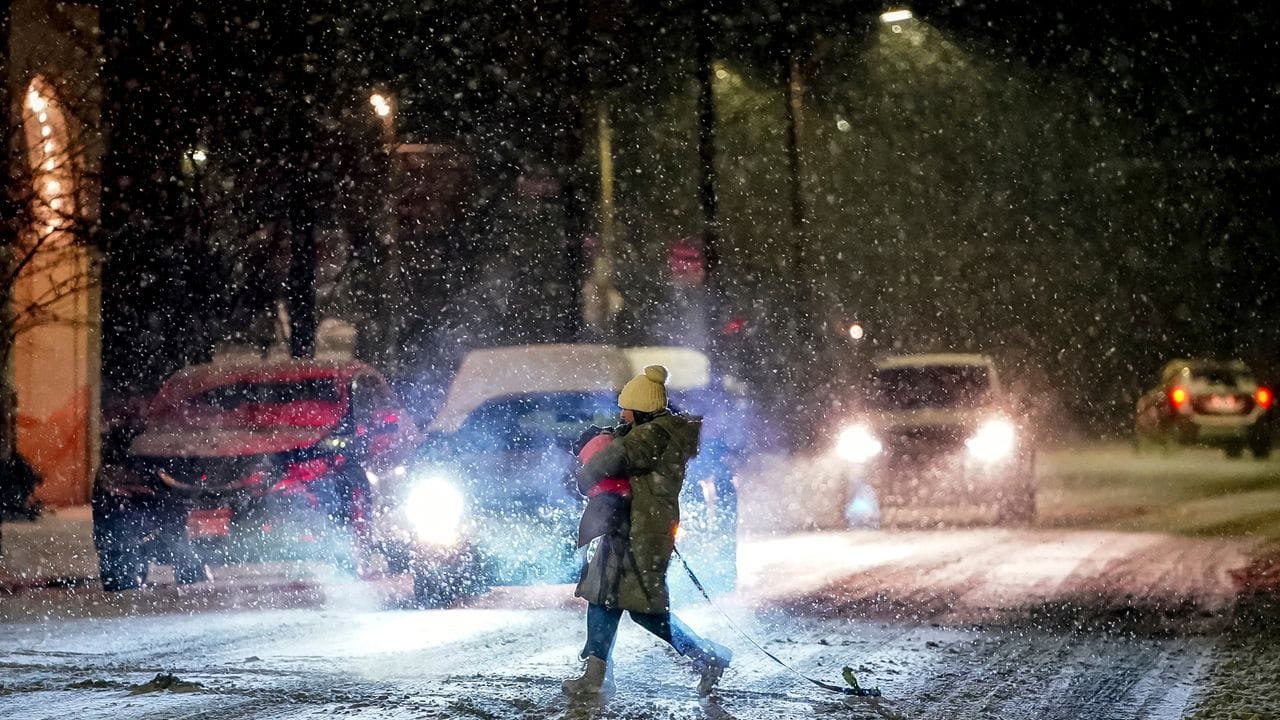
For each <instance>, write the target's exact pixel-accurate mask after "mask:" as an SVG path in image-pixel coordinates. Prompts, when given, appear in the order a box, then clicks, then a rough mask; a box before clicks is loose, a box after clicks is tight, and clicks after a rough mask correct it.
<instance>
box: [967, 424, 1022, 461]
mask: <svg viewBox="0 0 1280 720" xmlns="http://www.w3.org/2000/svg"><path fill="white" fill-rule="evenodd" d="M964 444H965V447H967V448H968V449H969V454H970V455H972V456H973V457H974V458H976V459H978V460H982V461H984V462H997V461H999V460H1004V459H1006V458H1008V457H1009V456H1010V455H1012V454H1013V451H1014V449H1016V448H1017V447H1018V429H1017V428H1015V427H1014V426H1013V423H1011V422H1009V421H1008V420H1005V419H1004V418H993V419H991V420H987V421H986V422H984V423H982V425H980V426H978V430H977V432H975V433H974V434H973V435H972V436H971V437H970V438H969V439H968V440H965V441H964Z"/></svg>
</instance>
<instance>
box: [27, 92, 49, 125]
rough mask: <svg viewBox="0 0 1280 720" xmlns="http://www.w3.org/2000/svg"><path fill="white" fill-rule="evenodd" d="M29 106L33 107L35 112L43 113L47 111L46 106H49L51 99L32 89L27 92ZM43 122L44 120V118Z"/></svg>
mask: <svg viewBox="0 0 1280 720" xmlns="http://www.w3.org/2000/svg"><path fill="white" fill-rule="evenodd" d="M27 107H29V108H31V109H32V110H33V111H35V112H38V113H42V112H44V111H45V108H47V107H49V101H48V100H45V99H44V98H43V97H40V93H38V92H36V91H35V90H32V91H31V92H28V93H27ZM41 122H43V120H42V121H41Z"/></svg>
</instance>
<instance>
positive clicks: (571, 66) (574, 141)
mask: <svg viewBox="0 0 1280 720" xmlns="http://www.w3.org/2000/svg"><path fill="white" fill-rule="evenodd" d="M566 14H567V16H568V18H569V25H568V34H567V35H566V36H564V37H565V43H566V45H567V52H566V53H565V57H566V63H565V67H564V73H563V76H562V78H563V82H564V85H565V87H567V88H568V91H567V92H566V93H565V101H564V104H563V105H561V107H560V113H559V114H560V122H562V123H564V129H565V131H564V133H563V134H562V136H561V140H560V141H559V142H557V143H556V146H557V151H558V152H556V155H557V158H556V164H557V165H558V166H559V167H558V173H557V175H558V176H559V181H560V197H561V202H562V206H563V208H564V260H565V262H564V274H565V278H564V282H565V302H564V313H565V316H564V322H563V324H562V325H561V332H562V334H563V338H562V339H563V340H564V341H566V342H573V341H575V340H578V339H580V338H581V336H582V334H583V329H584V328H583V325H584V323H583V307H582V284H583V281H584V280H585V279H586V257H587V255H586V248H585V247H584V241H585V240H586V232H587V202H586V198H585V196H584V193H583V182H582V171H581V170H580V169H579V164H580V162H581V160H582V148H583V147H584V142H583V135H584V134H585V133H586V128H585V125H586V123H587V119H586V113H584V112H583V98H584V96H585V90H584V88H585V86H586V84H587V80H588V77H587V72H586V65H587V62H588V61H589V58H588V57H587V53H586V41H585V38H586V37H587V29H588V28H587V25H588V24H587V7H586V3H585V1H584V0H568V2H567V5H566Z"/></svg>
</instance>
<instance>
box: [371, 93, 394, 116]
mask: <svg viewBox="0 0 1280 720" xmlns="http://www.w3.org/2000/svg"><path fill="white" fill-rule="evenodd" d="M369 104H370V105H372V106H373V111H374V112H375V113H377V115H378V117H387V116H389V115H391V100H390V99H389V98H388V97H387V96H385V95H383V94H382V93H374V94H372V95H370V96H369Z"/></svg>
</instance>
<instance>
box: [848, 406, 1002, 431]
mask: <svg viewBox="0 0 1280 720" xmlns="http://www.w3.org/2000/svg"><path fill="white" fill-rule="evenodd" d="M994 414H996V413H995V410H994V409H993V408H989V407H983V408H925V409H920V410H896V411H884V412H879V413H872V414H871V415H870V416H869V418H868V420H869V421H870V424H871V425H872V427H874V428H876V429H883V430H909V429H911V428H926V427H938V426H948V427H953V426H965V427H968V426H975V425H977V424H979V423H980V422H982V421H983V420H984V419H986V418H988V417H990V416H991V415H994Z"/></svg>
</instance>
